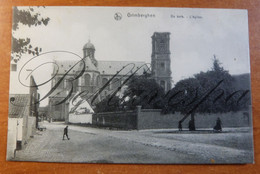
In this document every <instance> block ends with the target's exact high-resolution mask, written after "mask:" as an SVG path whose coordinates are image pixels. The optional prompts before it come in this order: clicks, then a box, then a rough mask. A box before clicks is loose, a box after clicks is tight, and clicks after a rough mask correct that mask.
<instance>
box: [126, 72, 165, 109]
mask: <svg viewBox="0 0 260 174" xmlns="http://www.w3.org/2000/svg"><path fill="white" fill-rule="evenodd" d="M163 96H164V90H163V88H162V87H161V86H160V85H159V84H158V83H156V81H155V80H154V79H152V78H150V76H149V75H141V76H134V77H133V78H132V79H131V81H130V82H129V83H128V87H127V89H126V91H125V92H124V97H123V98H128V100H127V101H125V102H124V105H125V106H126V107H127V108H128V109H135V108H136V106H138V105H140V106H142V108H145V109H161V108H162V107H163V105H164V99H163Z"/></svg>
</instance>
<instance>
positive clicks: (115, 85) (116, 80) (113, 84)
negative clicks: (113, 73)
mask: <svg viewBox="0 0 260 174" xmlns="http://www.w3.org/2000/svg"><path fill="white" fill-rule="evenodd" d="M119 86H120V81H119V79H118V78H115V79H113V80H112V88H113V89H117V88H118V87H119Z"/></svg>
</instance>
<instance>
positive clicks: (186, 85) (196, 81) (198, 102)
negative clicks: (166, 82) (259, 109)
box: [163, 57, 246, 130]
mask: <svg viewBox="0 0 260 174" xmlns="http://www.w3.org/2000/svg"><path fill="white" fill-rule="evenodd" d="M233 82H234V78H233V77H232V76H231V75H230V74H229V72H228V71H226V70H224V68H223V67H221V63H220V62H219V60H218V59H216V58H215V57H214V59H213V67H212V69H211V70H209V71H207V72H200V73H198V74H195V75H194V77H193V78H188V79H184V80H181V81H179V82H178V83H177V84H176V85H175V87H174V88H173V89H172V90H171V91H170V92H169V93H168V96H167V101H168V102H167V103H166V105H165V107H164V108H163V110H164V112H166V113H168V112H175V111H179V112H181V113H182V114H184V115H185V117H184V118H183V119H182V120H180V123H181V122H182V121H184V120H185V119H186V118H188V116H191V120H190V122H189V126H190V125H191V127H194V129H190V130H195V125H194V120H195V114H196V113H219V112H228V111H238V110H240V109H243V108H245V107H246V102H242V105H238V102H237V101H238V100H239V99H240V98H241V96H242V95H243V94H242V95H241V94H240V95H239V94H238V93H237V92H236V90H235V88H234V83H233ZM241 106H242V107H241Z"/></svg>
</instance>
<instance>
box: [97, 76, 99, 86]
mask: <svg viewBox="0 0 260 174" xmlns="http://www.w3.org/2000/svg"><path fill="white" fill-rule="evenodd" d="M99 85H100V76H97V86H99Z"/></svg>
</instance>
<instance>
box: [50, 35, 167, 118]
mask: <svg viewBox="0 0 260 174" xmlns="http://www.w3.org/2000/svg"><path fill="white" fill-rule="evenodd" d="M95 51H96V49H95V46H94V45H93V44H92V43H91V42H90V41H88V43H86V44H85V45H84V47H83V61H84V63H85V69H84V73H83V74H82V75H81V76H80V77H79V78H77V79H75V77H77V76H78V75H79V74H80V73H81V70H82V69H83V68H82V67H83V62H79V63H78V62H77V61H57V60H55V66H54V67H53V76H54V75H55V77H54V78H53V79H52V87H54V85H55V84H57V83H58V82H59V81H61V79H62V78H63V77H64V74H66V73H67V74H66V76H65V77H64V78H63V80H62V81H61V82H60V84H59V86H58V87H57V89H56V90H55V92H53V93H52V94H51V95H50V96H49V115H50V117H51V118H52V120H53V121H55V120H58V121H64V120H65V115H67V114H68V112H71V111H69V110H68V102H61V101H62V100H63V99H64V98H65V97H66V96H68V94H69V92H70V90H71V89H72V96H75V95H77V94H78V93H80V92H84V91H85V94H84V96H85V99H86V100H87V101H88V102H90V101H89V100H88V99H91V98H92V97H93V96H94V94H95V93H97V92H98V91H99V90H100V89H101V88H102V87H105V88H104V89H103V90H102V92H100V93H99V95H98V98H97V99H96V100H97V101H101V100H102V99H104V98H105V97H106V96H107V95H109V94H110V93H112V92H113V91H115V90H116V89H117V88H118V87H119V86H120V85H122V84H123V82H124V80H126V79H127V78H128V77H129V76H130V75H131V74H132V73H134V72H135V74H136V75H142V74H144V73H149V74H151V75H152V78H154V79H155V81H156V82H157V83H158V84H160V86H162V88H163V89H164V90H165V91H168V90H170V89H171V67H170V64H171V59H170V54H171V53H170V33H168V32H162V33H159V32H155V33H154V34H153V36H152V56H151V69H150V68H149V67H148V65H147V64H146V62H142V61H140V62H139V61H100V60H97V59H96V57H95ZM77 63H78V64H77ZM74 65H75V66H74ZM73 66H74V67H73ZM70 69H71V70H70ZM69 70H70V71H69ZM116 74H117V75H116ZM115 75H116V76H115ZM72 79H73V80H72ZM110 79H112V80H111V81H110V83H108V81H109V80H110ZM86 91H87V92H86ZM119 92H120V91H119ZM59 102H61V104H58V103H59Z"/></svg>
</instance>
